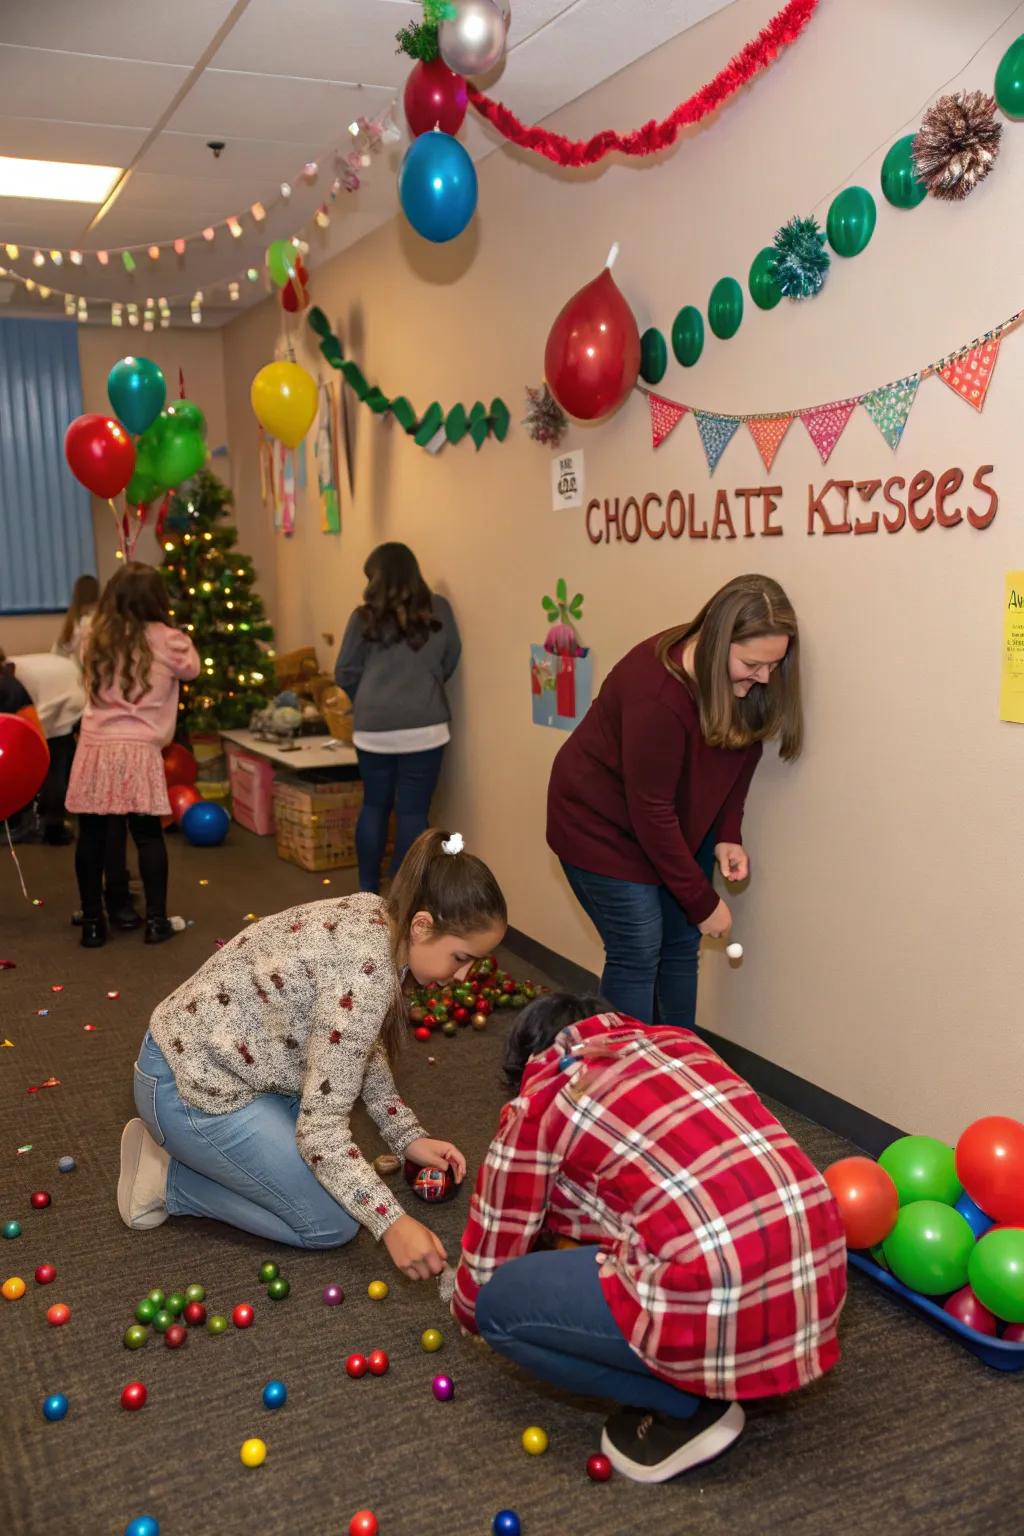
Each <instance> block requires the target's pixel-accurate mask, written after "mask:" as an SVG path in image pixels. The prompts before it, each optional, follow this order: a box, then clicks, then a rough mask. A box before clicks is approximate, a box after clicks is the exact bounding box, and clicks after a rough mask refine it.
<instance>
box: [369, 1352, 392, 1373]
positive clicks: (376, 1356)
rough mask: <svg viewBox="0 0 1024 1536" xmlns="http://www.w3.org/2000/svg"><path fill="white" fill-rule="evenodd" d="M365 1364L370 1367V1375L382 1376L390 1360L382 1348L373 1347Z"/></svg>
mask: <svg viewBox="0 0 1024 1536" xmlns="http://www.w3.org/2000/svg"><path fill="white" fill-rule="evenodd" d="M367 1364H368V1365H369V1367H370V1375H371V1376H383V1375H384V1372H385V1371H386V1370H387V1368H388V1366H389V1365H390V1364H391V1361H390V1360H389V1359H388V1357H387V1355H386V1354H385V1353H384V1351H383V1350H382V1349H375V1350H374V1351H373V1352H372V1354H371V1355H370V1358H369V1360H368V1361H367Z"/></svg>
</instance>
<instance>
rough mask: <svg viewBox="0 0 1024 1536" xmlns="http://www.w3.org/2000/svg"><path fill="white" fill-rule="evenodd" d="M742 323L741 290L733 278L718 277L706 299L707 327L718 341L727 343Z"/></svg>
mask: <svg viewBox="0 0 1024 1536" xmlns="http://www.w3.org/2000/svg"><path fill="white" fill-rule="evenodd" d="M742 321H743V289H742V288H741V287H740V285H739V283H738V282H737V281H736V279H735V278H734V277H720V278H719V279H718V282H717V283H716V284H715V286H714V287H713V288H712V290H711V297H710V298H709V299H708V325H710V327H711V329H712V331H713V332H714V333H715V335H716V336H717V337H718V339H719V341H729V340H730V338H731V337H733V336H735V335H736V332H737V331H738V330H739V328H740V325H741V323H742Z"/></svg>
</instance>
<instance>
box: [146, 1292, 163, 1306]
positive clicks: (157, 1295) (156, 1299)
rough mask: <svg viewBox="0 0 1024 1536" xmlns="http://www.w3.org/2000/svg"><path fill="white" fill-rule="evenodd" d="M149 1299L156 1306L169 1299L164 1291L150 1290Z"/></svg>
mask: <svg viewBox="0 0 1024 1536" xmlns="http://www.w3.org/2000/svg"><path fill="white" fill-rule="evenodd" d="M149 1299H150V1301H151V1302H152V1303H153V1305H154V1307H157V1308H159V1307H162V1306H163V1304H164V1302H165V1301H166V1300H167V1297H166V1296H165V1295H164V1293H163V1291H150V1293H149Z"/></svg>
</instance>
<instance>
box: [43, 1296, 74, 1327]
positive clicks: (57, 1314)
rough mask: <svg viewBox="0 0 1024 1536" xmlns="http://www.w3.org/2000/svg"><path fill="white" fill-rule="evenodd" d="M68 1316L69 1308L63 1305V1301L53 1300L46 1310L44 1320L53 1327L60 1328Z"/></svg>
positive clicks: (69, 1313)
mask: <svg viewBox="0 0 1024 1536" xmlns="http://www.w3.org/2000/svg"><path fill="white" fill-rule="evenodd" d="M70 1316H71V1308H70V1307H68V1306H65V1304H64V1302H62V1301H57V1302H54V1304H53V1306H52V1307H50V1309H49V1311H48V1312H47V1314H46V1321H47V1322H48V1323H50V1324H51V1325H52V1326H53V1327H54V1328H60V1327H61V1326H62V1325H63V1324H64V1323H66V1322H67V1320H68V1318H69V1317H70Z"/></svg>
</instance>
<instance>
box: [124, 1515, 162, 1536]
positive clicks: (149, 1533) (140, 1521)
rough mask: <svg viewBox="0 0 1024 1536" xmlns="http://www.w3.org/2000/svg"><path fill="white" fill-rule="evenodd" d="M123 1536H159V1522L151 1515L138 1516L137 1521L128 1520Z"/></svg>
mask: <svg viewBox="0 0 1024 1536" xmlns="http://www.w3.org/2000/svg"><path fill="white" fill-rule="evenodd" d="M124 1536H160V1522H159V1521H158V1520H154V1519H153V1516H152V1515H139V1516H138V1518H137V1519H135V1520H129V1522H128V1524H127V1525H126V1526H125V1528H124Z"/></svg>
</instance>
